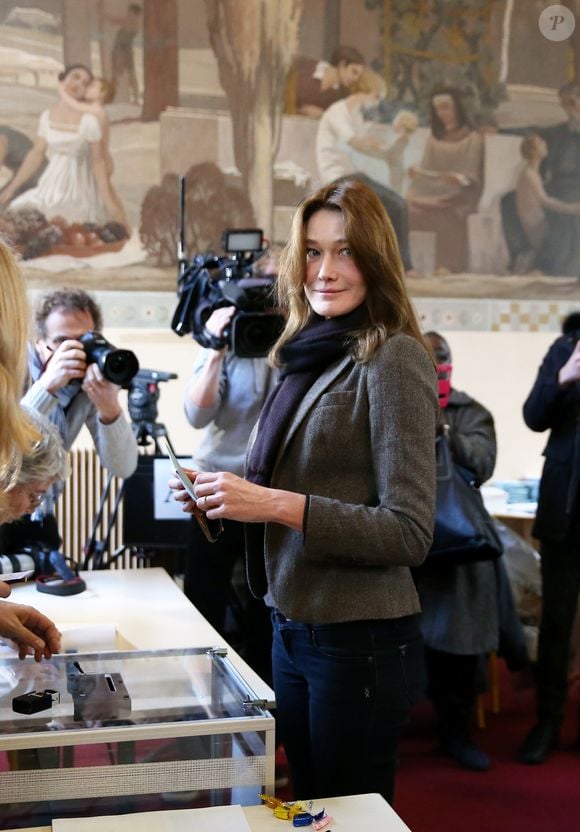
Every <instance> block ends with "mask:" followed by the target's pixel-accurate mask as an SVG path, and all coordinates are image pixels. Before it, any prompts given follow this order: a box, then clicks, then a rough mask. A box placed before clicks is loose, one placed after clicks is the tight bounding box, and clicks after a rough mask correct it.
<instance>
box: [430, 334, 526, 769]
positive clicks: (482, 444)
mask: <svg viewBox="0 0 580 832" xmlns="http://www.w3.org/2000/svg"><path fill="white" fill-rule="evenodd" d="M425 339H426V340H427V342H428V343H429V345H430V346H431V349H432V350H433V354H434V356H435V360H436V362H437V364H438V365H446V366H447V367H449V366H450V365H451V350H450V347H449V344H448V343H447V341H446V340H445V338H443V336H442V335H440V334H439V333H438V332H427V333H426V335H425ZM447 374H449V370H447ZM440 404H441V412H440V420H439V430H440V431H445V434H446V436H447V437H448V440H449V446H450V449H451V454H452V457H453V461H454V462H455V463H457V464H458V465H460V466H461V467H462V468H465V469H466V470H468V471H469V472H470V474H471V475H472V476H473V477H474V478H475V480H476V481H477V482H478V483H484V482H485V481H486V480H488V479H489V478H490V477H491V475H492V474H493V469H494V467H495V460H496V454H497V443H496V437H495V426H494V420H493V416H492V415H491V413H490V412H489V410H487V408H485V407H484V406H483V405H482V404H480V403H479V402H477V401H476V400H475V399H473V398H472V397H471V396H470V395H468V394H467V393H465V392H463V391H462V390H456V389H455V388H454V387H451V390H450V392H449V396H448V398H447V401H446V402H442V401H440ZM415 579H416V584H417V590H418V592H419V598H420V599H421V608H422V614H421V631H422V633H423V638H424V640H425V652H426V658H427V672H428V677H429V687H428V693H429V698H430V699H431V701H432V702H433V707H434V709H435V713H436V716H437V733H438V739H439V744H440V748H441V750H442V751H443V752H444V753H445V754H447V755H449V756H450V757H452V758H453V759H454V760H456V762H458V763H459V764H460V765H461V766H463V767H464V768H468V769H471V770H472V771H486V770H487V769H488V768H489V767H490V760H489V757H488V756H487V754H485V752H484V751H482V750H481V749H480V748H479V747H478V746H477V745H476V743H475V742H474V740H473V736H472V733H471V725H472V722H473V716H474V714H475V706H476V700H477V695H478V694H479V693H481V692H483V691H484V690H485V686H486V685H485V677H486V672H485V671H486V658H487V655H488V654H489V653H490V652H491V651H498V650H499V649H500V646H501V647H502V649H503V654H505V657H506V659H507V660H508V666H509V667H510V669H511V670H521V669H523V668H525V667H526V666H527V651H526V645H525V638H524V635H523V631H522V627H521V624H520V622H519V619H518V617H517V613H516V610H515V604H514V601H513V597H512V595H511V590H510V588H509V579H508V577H507V573H506V572H505V568H504V567H503V564H501V565H500V566H498V564H497V563H496V562H495V561H481V562H479V563H461V564H452V565H442V564H441V563H438V564H436V565H435V566H430V565H429V558H427V560H426V562H425V564H424V565H423V566H421V567H419V569H418V570H416V573H415ZM502 635H503V639H502V638H501V636H502Z"/></svg>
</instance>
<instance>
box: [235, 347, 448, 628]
mask: <svg viewBox="0 0 580 832" xmlns="http://www.w3.org/2000/svg"><path fill="white" fill-rule="evenodd" d="M438 411H439V407H438V398H437V379H436V375H435V370H434V367H433V364H432V362H431V360H430V358H429V356H428V354H427V352H426V350H425V349H424V347H423V346H422V345H421V344H419V343H418V342H417V341H416V340H415V339H414V338H411V337H409V336H407V335H395V336H392V337H391V338H389V339H388V340H387V341H386V343H385V344H384V345H383V346H382V347H381V348H380V349H379V350H377V352H376V353H375V354H374V356H373V357H372V359H371V360H370V361H368V362H366V363H364V364H358V363H355V362H354V361H353V359H352V358H350V357H345V358H344V359H341V360H340V361H338V362H337V363H335V364H333V365H331V366H330V367H329V368H327V370H326V371H325V372H323V373H322V375H321V376H320V377H319V378H318V379H317V380H316V382H315V383H314V384H313V386H312V387H311V388H310V390H309V391H308V392H307V394H306V395H305V396H304V398H303V400H302V401H301V402H300V404H299V405H298V408H297V409H296V413H295V414H294V416H293V418H292V419H291V422H290V425H289V428H288V430H287V432H286V435H285V437H284V439H283V440H282V443H281V446H280V449H279V452H278V456H277V459H276V463H275V465H274V469H273V473H272V478H271V486H272V487H273V488H280V489H284V490H288V491H294V492H298V493H303V494H306V495H308V508H307V513H306V517H305V526H304V531H303V532H296V531H294V530H292V529H290V528H288V527H286V526H283V525H281V524H277V523H268V524H266V525H265V527H256V526H253V527H252V526H249V527H248V532H249V534H248V537H247V567H248V580H249V583H250V587H251V588H252V591H253V592H254V594H255V595H258V596H265V600H266V603H268V604H269V605H270V606H273V607H277V608H278V609H279V610H280V611H281V612H282V613H283V614H284V615H286V616H287V617H288V618H293V619H296V620H299V621H303V622H307V623H313V624H314V623H335V622H342V621H355V620H361V619H389V618H398V617H401V616H404V615H410V614H412V613H415V612H418V611H419V608H420V607H419V600H418V596H417V593H416V590H415V586H414V583H413V579H412V577H411V572H410V569H409V567H411V566H418V565H419V564H420V563H421V562H422V561H423V559H424V558H425V556H426V554H427V552H428V550H429V547H430V545H431V540H432V533H433V523H434V513H435V431H436V422H437V418H438Z"/></svg>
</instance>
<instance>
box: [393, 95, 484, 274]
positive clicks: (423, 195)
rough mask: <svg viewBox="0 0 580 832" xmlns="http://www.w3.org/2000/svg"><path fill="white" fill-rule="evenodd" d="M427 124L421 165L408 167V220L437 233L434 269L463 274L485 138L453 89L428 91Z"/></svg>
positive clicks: (479, 190)
mask: <svg viewBox="0 0 580 832" xmlns="http://www.w3.org/2000/svg"><path fill="white" fill-rule="evenodd" d="M430 126H431V132H430V135H429V136H428V138H427V143H426V145H425V150H424V152H423V158H422V159H421V163H420V164H419V166H416V167H411V168H409V176H410V177H411V180H412V181H411V184H410V186H409V190H408V191H407V200H408V202H409V223H410V226H411V229H416V230H419V231H433V232H434V233H435V266H436V268H440V269H446V270H448V271H451V272H463V271H466V270H467V269H468V264H469V256H468V254H469V252H468V241H467V217H468V216H469V214H471V213H472V212H473V211H475V210H476V206H477V202H478V200H479V196H480V193H481V189H482V180H483V136H482V135H481V134H480V133H478V132H477V131H476V130H474V129H473V127H472V126H471V125H470V123H469V121H468V118H467V115H466V113H465V109H464V107H463V102H462V100H461V95H460V93H459V91H458V90H456V89H455V88H452V87H449V88H443V89H441V90H436V91H434V92H433V93H432V94H431V98H430Z"/></svg>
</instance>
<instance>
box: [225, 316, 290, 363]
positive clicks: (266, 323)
mask: <svg viewBox="0 0 580 832" xmlns="http://www.w3.org/2000/svg"><path fill="white" fill-rule="evenodd" d="M283 327H284V319H283V318H282V316H281V315H276V314H269V313H267V312H253V313H252V312H238V313H237V314H236V315H234V317H233V320H232V334H231V345H232V350H233V352H234V354H235V355H237V356H238V358H263V357H264V356H266V355H268V353H269V351H270V348H271V347H272V346H273V345H274V342H275V341H276V339H277V338H278V336H279V335H280V333H281V332H282V329H283Z"/></svg>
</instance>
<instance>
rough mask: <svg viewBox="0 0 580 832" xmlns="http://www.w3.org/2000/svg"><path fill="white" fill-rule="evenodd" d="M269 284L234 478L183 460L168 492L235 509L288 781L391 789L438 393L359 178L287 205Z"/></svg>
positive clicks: (431, 479)
mask: <svg viewBox="0 0 580 832" xmlns="http://www.w3.org/2000/svg"><path fill="white" fill-rule="evenodd" d="M278 294H279V297H280V303H281V305H282V306H283V307H284V308H285V309H286V310H287V313H288V317H287V323H286V327H285V329H284V331H283V333H282V335H281V337H280V339H279V341H278V342H277V344H276V345H275V346H274V348H273V351H272V353H271V356H270V357H271V360H272V361H273V363H274V364H276V365H278V366H279V367H280V368H281V380H280V382H279V384H278V386H277V387H276V388H275V389H274V391H273V392H272V394H271V395H270V397H269V398H268V400H267V401H266V403H265V405H264V408H263V410H262V414H261V416H260V421H259V423H258V429H257V431H256V432H255V436H254V442H253V444H252V443H251V444H250V450H249V455H248V460H247V468H246V477H245V479H242V478H241V477H237V476H234V475H233V474H230V473H228V472H218V473H215V472H194V471H191V472H190V476H191V479H192V480H193V481H194V490H195V496H196V501H195V503H194V502H193V501H191V500H190V499H189V498H188V497H187V494H185V493H184V492H182V493H181V494H180V493H177V495H176V497H177V499H182V500H183V502H184V506H185V508H186V509H189V510H192V509H193V506H194V505H196V507H197V508H198V509H200V510H202V511H204V512H206V514H207V517H208V518H209V519H210V520H212V519H220V518H235V519H236V520H240V521H243V522H245V523H246V524H247V526H246V533H247V567H248V578H249V582H250V586H251V589H252V591H253V592H254V594H255V595H257V596H260V597H264V598H265V601H266V603H267V604H268V606H270V607H271V609H272V619H273V624H274V644H273V671H274V689H275V692H276V706H277V715H276V717H277V727H278V731H279V736H280V739H281V740H282V742H283V744H284V746H285V749H286V753H287V755H288V760H289V763H290V768H291V773H292V779H293V785H294V789H295V793H296V795H297V796H299V797H306V796H309V797H322V796H332V795H344V794H356V793H362V792H369V791H371V792H380V793H381V794H383V795H384V796H385V798H387V799H388V800H392V797H393V786H394V773H395V757H396V748H397V741H398V738H399V736H400V734H401V732H402V730H403V727H404V725H405V723H406V720H407V717H408V713H409V710H410V708H411V705H412V703H413V702H414V701H415V700H416V698H417V697H418V696H419V695H420V693H421V691H422V684H423V678H424V667H423V649H422V642H421V638H420V634H419V624H418V612H419V602H418V598H417V594H416V591H415V587H414V584H413V579H412V577H411V572H410V568H409V567H411V566H416V565H418V564H419V563H421V561H422V560H423V558H424V557H425V555H426V553H427V551H428V549H429V546H430V543H431V537H432V527H433V518H434V506H435V424H436V418H437V415H438V405H437V391H436V378H435V371H434V367H433V362H432V360H431V358H430V356H429V354H428V352H427V349H426V347H425V345H424V343H423V339H422V336H421V335H420V331H419V327H418V324H417V320H416V318H415V314H414V312H413V308H412V305H411V302H410V300H409V297H408V295H407V292H406V289H405V284H404V280H403V269H402V265H401V259H400V256H399V252H398V248H397V243H396V239H395V235H394V232H393V228H392V225H391V223H390V221H389V219H388V217H387V214H386V212H385V209H384V208H383V206H382V204H381V202H380V200H379V199H378V197H377V196H376V195H375V193H374V192H373V191H372V190H371V189H370V188H369V187H368V186H367V185H365V184H363V183H361V182H359V181H357V180H355V179H345V180H340V181H338V182H334V183H331V184H330V185H327V186H325V187H323V188H321V189H320V190H319V191H318V192H317V193H315V194H314V195H313V196H311V197H309V198H307V199H306V200H305V201H304V202H303V203H302V204H301V205H300V206H299V208H298V210H297V212H296V215H295V218H294V222H293V227H292V233H291V239H290V241H289V243H288V245H287V247H286V249H285V251H284V252H283V254H282V258H281V262H280V272H279V281H278ZM171 485H172V487H174V488H176V490H177V489H178V486H177V482H176V481H171Z"/></svg>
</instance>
